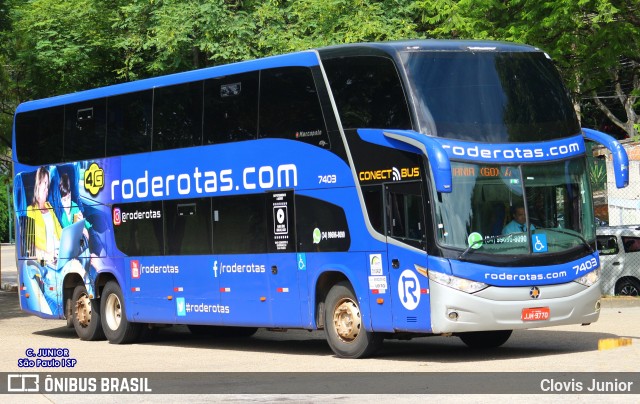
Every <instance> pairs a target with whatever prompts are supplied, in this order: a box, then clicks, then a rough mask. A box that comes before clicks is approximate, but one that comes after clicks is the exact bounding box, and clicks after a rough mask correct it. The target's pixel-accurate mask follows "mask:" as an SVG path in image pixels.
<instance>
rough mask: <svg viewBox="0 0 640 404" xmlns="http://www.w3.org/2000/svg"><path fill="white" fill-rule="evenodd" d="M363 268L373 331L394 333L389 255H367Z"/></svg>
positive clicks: (374, 252)
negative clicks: (365, 274) (367, 288)
mask: <svg viewBox="0 0 640 404" xmlns="http://www.w3.org/2000/svg"><path fill="white" fill-rule="evenodd" d="M363 258H364V260H365V262H364V264H363V267H364V268H365V270H366V272H367V278H368V287H369V300H370V301H369V309H370V310H371V328H372V329H373V331H379V332H393V331H394V328H393V313H392V308H393V300H394V298H395V297H394V296H392V295H393V293H394V289H393V284H391V283H390V282H389V266H388V265H387V254H386V251H385V252H380V251H372V252H369V253H365V256H364V257H363Z"/></svg>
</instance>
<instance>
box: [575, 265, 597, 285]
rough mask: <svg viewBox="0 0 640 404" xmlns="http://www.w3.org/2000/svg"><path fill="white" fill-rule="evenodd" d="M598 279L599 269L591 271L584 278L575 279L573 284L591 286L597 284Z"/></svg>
mask: <svg viewBox="0 0 640 404" xmlns="http://www.w3.org/2000/svg"><path fill="white" fill-rule="evenodd" d="M598 279H600V267H598V269H596V270H595V271H591V272H589V273H588V274H586V275H585V276H583V277H581V278H578V279H576V280H575V282H578V283H579V284H581V285H584V286H592V285H593V284H594V283H596V282H598Z"/></svg>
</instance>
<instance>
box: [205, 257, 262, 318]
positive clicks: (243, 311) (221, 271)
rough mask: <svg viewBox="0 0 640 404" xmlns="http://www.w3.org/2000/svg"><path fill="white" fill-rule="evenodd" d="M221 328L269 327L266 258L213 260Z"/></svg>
mask: <svg viewBox="0 0 640 404" xmlns="http://www.w3.org/2000/svg"><path fill="white" fill-rule="evenodd" d="M213 268H214V271H215V269H216V268H217V276H218V282H219V285H220V289H219V290H220V305H219V307H220V309H219V310H218V311H219V312H220V315H221V320H222V323H223V324H224V325H233V326H255V327H268V326H270V325H271V324H272V319H271V313H270V308H269V305H270V302H269V276H270V271H267V256H266V254H242V255H217V256H214V262H213Z"/></svg>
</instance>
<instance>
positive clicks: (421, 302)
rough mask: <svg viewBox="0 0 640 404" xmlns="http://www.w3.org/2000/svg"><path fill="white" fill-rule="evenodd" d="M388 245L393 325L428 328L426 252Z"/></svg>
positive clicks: (406, 328)
mask: <svg viewBox="0 0 640 404" xmlns="http://www.w3.org/2000/svg"><path fill="white" fill-rule="evenodd" d="M388 248H389V257H388V258H389V267H390V268H391V269H390V279H389V281H390V285H389V290H391V291H392V294H391V295H392V300H393V326H394V329H395V330H397V331H411V332H430V331H431V302H430V301H429V298H430V294H429V278H427V272H426V266H427V265H426V263H427V257H426V254H425V253H423V252H416V251H413V250H409V249H407V248H404V247H399V246H397V245H395V244H391V243H390V244H389V247H388Z"/></svg>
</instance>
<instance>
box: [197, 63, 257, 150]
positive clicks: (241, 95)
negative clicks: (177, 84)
mask: <svg viewBox="0 0 640 404" xmlns="http://www.w3.org/2000/svg"><path fill="white" fill-rule="evenodd" d="M258 77H259V72H249V73H243V74H236V75H233V76H225V77H220V78H215V79H210V80H206V81H205V82H204V122H203V127H204V144H214V143H226V142H237V141H240V140H249V139H255V138H256V134H257V132H258Z"/></svg>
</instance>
